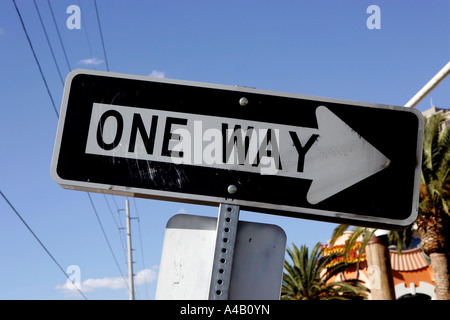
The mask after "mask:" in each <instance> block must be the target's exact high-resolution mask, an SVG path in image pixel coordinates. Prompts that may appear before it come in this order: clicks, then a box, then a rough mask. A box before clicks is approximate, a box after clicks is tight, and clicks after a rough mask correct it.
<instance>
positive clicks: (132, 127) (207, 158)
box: [86, 103, 390, 204]
mask: <svg viewBox="0 0 450 320" xmlns="http://www.w3.org/2000/svg"><path fill="white" fill-rule="evenodd" d="M274 112H275V111H274ZM169 117H170V119H171V120H170V121H169ZM316 118H317V123H318V128H307V127H298V126H291V125H284V124H279V123H268V122H258V121H250V120H243V119H234V118H224V117H214V116H205V115H198V114H187V113H180V112H170V111H161V110H151V109H141V108H134V107H124V106H118V105H106V104H99V103H94V105H93V108H92V116H91V122H90V126H89V134H88V139H87V145H86V153H89V154H97V155H101V156H110V157H122V158H130V159H141V160H148V161H158V162H170V163H174V164H182V165H183V164H184V165H195V166H204V167H214V168H217V169H226V170H234V171H246V172H252V173H259V174H265V175H277V176H284V177H290V178H298V179H308V180H312V183H311V186H310V188H309V190H308V193H307V195H306V199H307V201H308V202H309V203H310V204H317V203H319V202H321V201H323V200H325V199H327V198H329V197H331V196H333V195H335V194H337V193H339V192H341V191H342V190H344V189H346V188H348V187H350V186H352V185H354V184H356V183H358V182H359V181H362V180H364V179H366V178H368V177H370V176H371V175H374V174H375V173H377V172H379V171H381V170H383V169H384V168H386V167H387V166H388V165H389V163H390V160H389V159H388V158H387V157H386V156H384V155H383V154H382V153H381V152H380V151H378V150H377V149H376V148H375V147H374V146H372V145H371V144H370V143H369V142H367V141H366V140H365V139H364V138H363V137H361V135H359V134H358V133H357V132H355V131H354V130H353V129H352V128H350V127H349V126H348V125H347V124H346V123H344V122H343V121H342V120H341V119H340V118H339V117H337V116H336V115H335V114H334V113H332V112H331V111H330V110H328V109H327V108H326V107H324V106H319V107H318V108H317V109H316ZM137 120H139V121H137ZM119 124H120V125H119ZM138 125H140V126H138ZM224 128H226V130H225V129H224ZM237 128H239V129H237ZM250 128H252V129H250ZM224 130H225V131H224ZM151 132H153V133H152V134H151ZM269 132H270V137H271V138H270V142H269V138H268V137H269ZM152 135H153V138H151V137H152ZM224 136H225V137H226V141H224V140H222V139H223V138H224ZM144 140H145V141H146V144H145V145H144ZM99 141H100V142H103V144H101V145H100V144H99ZM245 141H247V142H248V143H245ZM224 148H225V149H224ZM168 150H170V152H168ZM268 151H270V152H268ZM224 154H225V155H226V156H225V160H226V161H224V160H223V159H224V157H223V155H224ZM172 155H174V156H172ZM257 159H259V161H257ZM149 176H150V177H153V171H150V172H149ZM178 178H180V179H181V177H178ZM280 192H283V191H282V190H280ZM303 196H304V195H303Z"/></svg>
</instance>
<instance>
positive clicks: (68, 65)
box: [47, 0, 72, 71]
mask: <svg viewBox="0 0 450 320" xmlns="http://www.w3.org/2000/svg"><path fill="white" fill-rule="evenodd" d="M47 3H48V6H49V7H50V12H51V14H52V18H53V23H54V24H55V28H56V33H57V34H58V38H59V42H60V43H61V47H62V49H63V53H64V57H65V58H66V63H67V67H68V68H69V71H70V70H72V68H71V67H70V63H69V59H68V58H67V53H66V48H65V47H64V43H63V41H62V38H61V34H60V33H59V28H58V24H57V23H56V19H55V15H54V14H53V8H52V5H51V3H50V0H47Z"/></svg>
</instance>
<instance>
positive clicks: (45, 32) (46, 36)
mask: <svg viewBox="0 0 450 320" xmlns="http://www.w3.org/2000/svg"><path fill="white" fill-rule="evenodd" d="M33 2H34V7H35V8H36V11H37V14H38V16H39V21H40V22H41V26H42V29H43V30H44V34H45V39H47V44H48V47H49V48H50V52H51V53H52V58H53V62H54V63H55V66H56V69H57V70H58V75H59V79H60V80H61V84H62V85H63V87H64V80H63V77H62V75H61V70H59V66H58V63H57V61H56V57H55V53H54V52H53V48H52V45H51V44H50V39H49V38H48V34H47V30H46V29H45V26H44V22H43V21H42V17H41V13H40V11H39V8H38V6H37V4H36V0H33Z"/></svg>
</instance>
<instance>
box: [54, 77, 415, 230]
mask: <svg viewBox="0 0 450 320" xmlns="http://www.w3.org/2000/svg"><path fill="white" fill-rule="evenodd" d="M422 131H423V119H422V116H421V114H420V113H419V112H417V111H416V110H410V109H406V108H402V107H395V106H385V105H378V104H369V103H362V102H353V101H343V100H337V99H329V98H317V97H310V96H304V95H294V94H286V93H279V92H271V91H263V90H256V89H252V88H247V87H232V86H223V85H212V84H204V83H195V82H188V81H178V80H169V79H155V78H150V77H142V76H131V75H123V74H115V73H106V72H98V71H89V70H76V71H74V72H72V73H71V74H69V76H68V78H67V80H66V86H65V90H64V97H63V102H62V107H61V117H60V121H59V125H58V132H57V137H56V142H55V149H54V155H53V161H52V170H51V171H52V176H53V178H54V179H55V180H56V181H57V182H58V183H59V184H60V185H61V186H63V187H66V188H71V189H78V190H90V191H97V192H105V193H112V194H123V195H131V196H138V197H151V198H158V199H167V200H175V201H185V202H195V203H203V204H213V205H217V204H219V203H234V204H238V205H240V206H241V207H242V208H243V209H248V210H253V211H260V212H267V213H273V214H281V215H289V216H294V217H301V218H310V219H316V220H327V221H338V222H349V223H353V224H362V225H371V226H372V225H373V226H383V227H385V228H395V227H399V226H404V225H407V224H409V223H411V222H412V221H413V220H414V218H415V215H416V212H417V202H418V186H419V184H418V181H419V180H418V179H419V173H420V171H419V170H420V168H419V163H420V156H421V150H422V149H421V147H422Z"/></svg>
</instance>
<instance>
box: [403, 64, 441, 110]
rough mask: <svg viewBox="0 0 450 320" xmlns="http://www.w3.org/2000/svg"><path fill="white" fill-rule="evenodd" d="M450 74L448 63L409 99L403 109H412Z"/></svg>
mask: <svg viewBox="0 0 450 320" xmlns="http://www.w3.org/2000/svg"><path fill="white" fill-rule="evenodd" d="M449 74H450V61H449V62H448V63H447V64H446V65H445V66H444V67H443V68H442V69H441V71H439V72H438V73H436V75H435V76H434V77H433V78H432V79H431V80H430V81H428V83H427V84H426V85H425V86H424V87H423V88H422V89H420V91H419V92H417V93H416V95H415V96H414V97H412V98H411V100H409V101H408V102H407V103H406V104H405V107H408V108H414V107H415V106H416V105H417V104H418V103H419V102H420V101H421V100H422V99H423V98H425V96H426V95H427V94H429V93H430V92H431V90H433V89H434V88H435V87H436V86H437V85H438V84H439V83H440V82H441V81H442V80H444V78H445V77H446V76H448V75H449Z"/></svg>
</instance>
